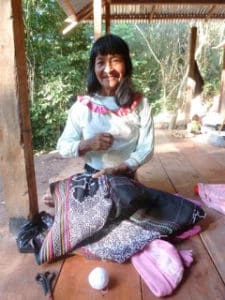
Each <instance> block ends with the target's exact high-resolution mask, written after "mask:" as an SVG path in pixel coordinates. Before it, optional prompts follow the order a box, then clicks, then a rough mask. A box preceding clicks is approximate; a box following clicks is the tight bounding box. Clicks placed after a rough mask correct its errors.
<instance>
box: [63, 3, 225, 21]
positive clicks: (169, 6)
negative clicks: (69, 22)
mask: <svg viewBox="0 0 225 300" xmlns="http://www.w3.org/2000/svg"><path fill="white" fill-rule="evenodd" d="M58 3H59V5H60V6H61V7H62V9H63V10H64V12H65V13H66V15H67V16H68V17H74V18H76V20H77V21H82V20H93V1H90V0H83V1H77V0H58ZM106 3H109V6H110V21H111V22H139V23H140V22H141V23H150V22H152V21H159V22H160V21H180V22H183V21H191V20H205V21H219V20H221V21H224V20H225V0H214V1H213V0H211V1H204V0H198V1H195V0H189V1H185V0H183V1H182V0H181V1H175V0H171V1H163V0H161V1H160V0H158V1H156V0H145V1H144V0H142V1H131V0H124V1H122V0H108V1H104V0H102V4H103V8H102V18H103V20H104V18H105V13H106V6H105V4H106Z"/></svg>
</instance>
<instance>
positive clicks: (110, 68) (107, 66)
mask: <svg viewBox="0 0 225 300" xmlns="http://www.w3.org/2000/svg"><path fill="white" fill-rule="evenodd" d="M111 70H112V64H111V62H110V61H109V62H106V64H105V69H104V71H105V72H106V73H108V72H110V71H111Z"/></svg>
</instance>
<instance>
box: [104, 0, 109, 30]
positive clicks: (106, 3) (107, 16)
mask: <svg viewBox="0 0 225 300" xmlns="http://www.w3.org/2000/svg"><path fill="white" fill-rule="evenodd" d="M105 33H110V1H109V0H106V1H105Z"/></svg>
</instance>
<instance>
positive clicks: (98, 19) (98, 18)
mask: <svg viewBox="0 0 225 300" xmlns="http://www.w3.org/2000/svg"><path fill="white" fill-rule="evenodd" d="M93 4H94V7H93V10H94V38H95V40H97V39H98V38H99V37H100V36H101V35H102V0H94V2H93Z"/></svg>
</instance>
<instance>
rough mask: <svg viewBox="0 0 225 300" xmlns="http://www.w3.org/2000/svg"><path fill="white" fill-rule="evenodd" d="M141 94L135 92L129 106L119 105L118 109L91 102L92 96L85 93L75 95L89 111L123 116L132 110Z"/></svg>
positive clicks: (139, 99)
mask: <svg viewBox="0 0 225 300" xmlns="http://www.w3.org/2000/svg"><path fill="white" fill-rule="evenodd" d="M142 97H143V96H142V94H140V93H136V94H135V96H134V100H133V102H132V104H131V105H130V106H129V107H119V108H118V109H115V110H111V109H109V108H107V107H106V106H104V105H101V104H98V103H95V102H93V100H92V99H93V98H92V97H90V96H88V95H85V96H78V97H77V101H79V102H80V103H82V104H84V105H86V106H87V107H88V108H89V109H90V110H91V111H93V112H96V113H99V114H108V113H114V114H115V115H117V116H120V117H121V116H125V115H127V114H128V113H130V112H131V111H132V110H134V109H135V108H136V107H137V106H138V104H139V102H140V101H141V99H142Z"/></svg>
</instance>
